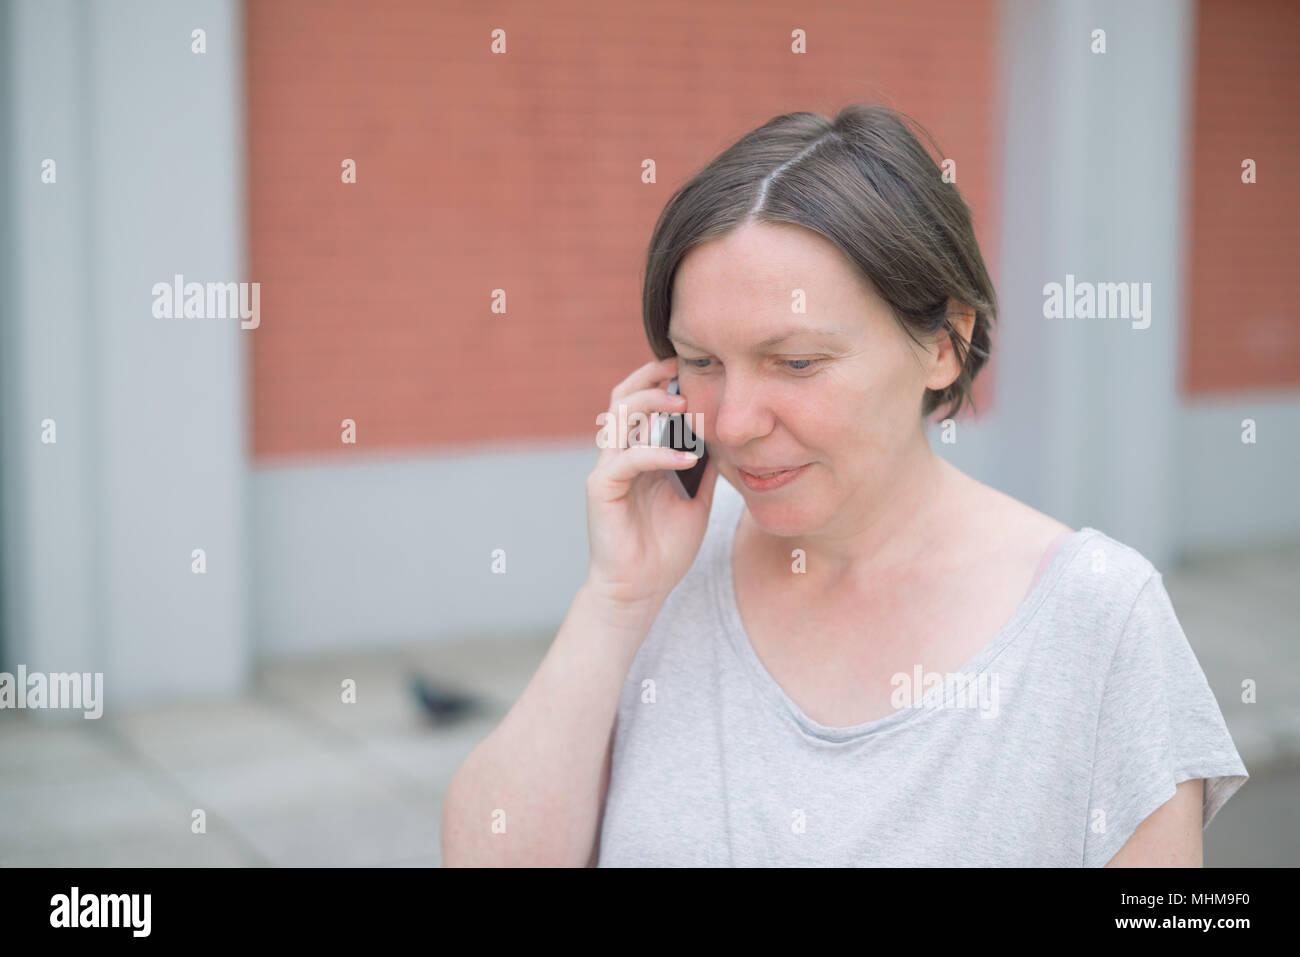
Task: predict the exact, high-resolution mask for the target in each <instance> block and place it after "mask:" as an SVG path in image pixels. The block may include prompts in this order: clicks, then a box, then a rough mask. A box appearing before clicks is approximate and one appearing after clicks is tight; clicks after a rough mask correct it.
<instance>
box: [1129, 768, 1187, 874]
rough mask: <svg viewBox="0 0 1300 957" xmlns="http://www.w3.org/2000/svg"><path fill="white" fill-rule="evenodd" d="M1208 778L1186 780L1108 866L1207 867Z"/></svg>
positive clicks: (1139, 827)
mask: <svg viewBox="0 0 1300 957" xmlns="http://www.w3.org/2000/svg"><path fill="white" fill-rule="evenodd" d="M1204 794H1205V779H1204V778H1195V779H1193V780H1190V781H1183V782H1182V783H1180V784H1179V785H1178V786H1177V787H1175V788H1174V796H1173V797H1171V798H1170V799H1169V800H1168V801H1166V802H1165V803H1164V804H1162V805H1160V807H1158V808H1156V810H1154V811H1152V812H1151V814H1150V816H1149V817H1147V819H1146V820H1144V821H1143V822H1142V823H1141V824H1139V825H1138V826H1137V830H1135V831H1134V832H1133V834H1132V836H1131V837H1130V838H1129V839H1128V840H1127V841H1125V842H1124V846H1123V847H1121V848H1120V849H1119V851H1118V853H1116V855H1115V856H1114V857H1112V858H1111V859H1110V863H1109V864H1107V865H1106V866H1107V867H1203V866H1204V864H1203V861H1202V857H1201V853H1202V847H1201V816H1202V811H1201V802H1202V800H1203V797H1204Z"/></svg>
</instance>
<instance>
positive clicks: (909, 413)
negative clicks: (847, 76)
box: [443, 106, 1247, 866]
mask: <svg viewBox="0 0 1300 957" xmlns="http://www.w3.org/2000/svg"><path fill="white" fill-rule="evenodd" d="M995 308H996V300H995V295H994V290H993V287H992V283H991V282H990V280H989V276H988V273H987V271H986V269H985V267H984V263H983V259H982V257H981V255H980V251H979V248H978V246H977V244H976V242H975V237H974V231H973V228H972V225H971V217H970V212H969V209H968V208H967V206H966V204H965V203H964V202H963V201H962V199H961V197H960V195H959V194H958V192H957V189H956V187H955V186H954V185H952V184H949V183H946V182H944V179H943V177H942V176H941V175H940V169H939V167H938V166H937V165H936V164H935V162H934V160H933V159H932V158H931V157H930V155H929V154H928V153H927V152H926V150H925V148H924V147H923V146H922V144H921V142H920V140H919V139H918V138H917V136H916V135H915V134H914V133H913V132H912V130H911V129H910V128H909V126H908V125H907V123H906V122H905V121H904V119H903V118H902V117H901V116H900V115H899V114H897V113H895V112H894V111H892V110H889V109H885V108H881V107H867V106H853V107H849V108H846V109H845V110H843V111H841V112H840V113H839V115H837V116H836V117H835V118H834V120H827V119H826V118H824V117H821V116H817V115H815V114H811V113H794V114H789V115H785V116H779V117H776V118H775V119H773V120H772V121H770V122H769V123H767V124H765V125H763V126H762V127H760V128H758V129H756V130H754V131H753V132H751V133H749V134H748V135H746V136H745V137H743V138H742V139H741V140H740V141H738V142H737V143H736V144H735V145H733V146H732V147H730V148H729V149H728V150H726V151H725V152H724V153H722V154H721V155H720V156H719V157H718V158H717V159H716V160H714V161H713V162H712V163H711V164H710V165H709V166H708V167H707V168H705V169H704V170H703V171H701V172H700V173H699V174H698V175H697V176H696V177H695V178H694V179H692V180H691V181H690V182H689V183H687V184H686V185H685V186H684V187H682V188H681V189H680V190H678V191H677V193H676V194H675V195H674V196H673V197H672V199H671V200H670V201H669V203H668V205H667V207H666V209H665V210H664V213H663V215H662V216H661V217H660V220H659V223H658V224H657V226H656V228H655V231H654V235H653V238H652V240H651V244H650V252H649V260H648V268H647V274H646V281H645V290H644V301H643V314H644V321H645V328H646V333H647V336H648V338H649V341H650V344H651V347H652V348H653V349H654V351H655V353H656V355H659V356H661V357H662V358H661V359H660V361H657V362H652V363H648V364H647V365H645V366H643V367H642V368H640V369H638V370H636V371H635V372H633V373H632V374H631V375H630V376H628V377H627V378H626V379H625V380H624V381H623V382H622V383H620V384H619V385H618V386H617V387H616V388H615V389H614V391H613V393H612V395H611V403H610V410H609V411H610V413H611V418H610V419H609V420H608V421H614V418H615V417H616V416H617V413H618V411H619V406H623V407H624V410H623V411H624V414H623V415H622V416H621V418H619V419H618V421H621V422H627V421H628V420H629V415H630V413H633V412H639V413H643V414H647V415H648V414H651V413H682V412H685V413H689V421H690V423H691V424H692V426H693V427H694V431H695V432H696V434H697V437H698V439H700V440H702V441H703V442H704V444H705V446H706V447H707V449H708V453H709V454H708V461H707V464H706V466H705V468H704V472H703V481H702V484H701V486H700V490H699V493H698V494H697V495H696V496H695V497H694V498H684V497H678V495H677V494H675V492H674V490H673V488H672V486H671V484H670V482H669V480H668V476H667V471H666V470H668V469H681V468H689V467H690V466H691V463H692V461H693V460H689V461H683V460H682V458H681V457H680V453H676V452H673V451H672V450H671V449H668V448H658V447H651V446H648V445H645V444H643V443H641V442H639V441H636V440H635V439H636V437H635V436H626V435H625V436H623V437H622V438H624V439H630V440H632V441H630V442H626V441H625V442H620V443H615V444H614V447H609V448H604V449H603V450H602V452H601V453H600V459H599V461H598V463H597V466H596V468H595V470H594V471H593V472H592V474H591V476H590V478H589V479H588V482H587V495H588V530H589V535H590V540H591V564H590V568H589V573H588V578H587V581H586V582H585V583H584V585H583V587H582V589H580V590H579V593H578V596H577V597H576V598H575V600H574V604H573V606H572V608H571V609H570V612H569V616H568V617H567V618H566V620H565V623H564V625H563V626H562V627H561V629H560V632H559V634H558V635H557V638H556V641H555V643H554V645H553V646H552V648H551V650H550V651H549V652H548V654H547V656H546V659H545V660H544V661H543V664H542V666H541V668H540V669H539V671H538V674H537V675H536V677H535V678H534V679H533V681H532V682H531V683H530V685H529V686H528V688H527V689H526V691H525V692H524V694H523V696H522V697H521V698H520V700H519V702H517V703H516V705H515V707H514V708H513V709H512V710H511V712H510V714H509V715H507V717H506V718H505V719H504V720H503V722H502V724H501V726H500V727H499V728H497V729H496V730H495V731H494V732H493V734H492V735H491V736H490V737H489V738H488V739H487V740H486V741H485V742H484V743H483V744H482V745H481V746H480V747H479V749H477V750H476V751H475V753H474V754H473V755H471V757H470V759H469V760H467V761H466V763H465V765H464V766H463V767H462V769H461V770H460V772H458V774H457V777H456V780H455V781H453V784H452V787H451V789H450V790H449V793H448V795H447V799H446V803H445V805H444V821H443V835H444V836H443V846H444V861H445V862H446V863H448V864H455V863H489V862H499V863H543V864H545V863H556V864H559V863H569V864H580V863H583V862H586V863H589V864H595V863H598V864H600V865H602V866H626V865H668V866H674V865H705V866H715V865H718V866H725V865H739V866H748V865H913V866H914V865H955V866H966V865H982V866H1003V865H1010V866H1020V865H1025V866H1102V865H1107V864H1109V865H1137V866H1153V865H1165V866H1167V865H1182V866H1200V864H1201V842H1200V837H1201V831H1202V829H1203V827H1204V826H1205V825H1208V823H1209V821H1210V819H1211V818H1212V817H1213V816H1214V815H1215V814H1216V813H1217V811H1218V809H1219V808H1220V807H1221V806H1222V805H1223V803H1224V802H1225V801H1226V800H1227V799H1228V798H1229V797H1230V796H1231V795H1232V794H1233V793H1235V791H1236V790H1237V789H1238V788H1239V787H1240V786H1241V784H1242V783H1244V781H1245V780H1246V777H1247V774H1246V769H1245V767H1244V766H1243V765H1242V763H1241V760H1240V757H1239V756H1238V754H1237V752H1236V750H1235V748H1234V747H1233V744H1232V740H1231V737H1230V736H1229V734H1228V732H1227V729H1226V727H1225V725H1224V722H1223V718H1222V715H1221V713H1220V711H1219V708H1218V705H1217V702H1216V701H1215V699H1214V696H1213V694H1212V692H1211V691H1210V689H1209V687H1208V685H1207V683H1206V681H1205V677H1204V674H1203V673H1202V671H1201V669H1200V667H1199V665H1198V663H1197V661H1196V659H1195V656H1194V655H1193V654H1192V651H1191V649H1190V647H1189V646H1188V643H1187V640H1186V638H1185V636H1184V635H1183V633H1182V630H1181V628H1180V627H1179V624H1178V621H1177V618H1176V616H1175V615H1174V612H1173V609H1172V607H1171V605H1170V602H1169V598H1168V595H1167V593H1166V591H1165V589H1164V585H1163V582H1162V579H1161V577H1160V574H1159V573H1158V572H1157V571H1156V570H1155V569H1154V568H1153V567H1152V565H1151V564H1150V562H1148V561H1147V560H1146V559H1145V558H1143V557H1142V556H1141V555H1140V554H1139V553H1137V552H1136V551H1134V550H1133V549H1131V548H1129V547H1127V546H1125V545H1123V544H1121V543H1120V542H1117V541H1115V540H1114V539H1111V538H1110V537H1109V536H1107V535H1105V534H1104V533H1102V532H1100V531H1098V530H1096V529H1093V528H1090V527H1084V528H1082V529H1080V530H1078V531H1075V530H1073V529H1070V528H1069V527H1067V526H1065V525H1063V524H1062V523H1060V522H1058V521H1056V520H1054V519H1052V518H1050V517H1048V516H1046V515H1043V514H1041V513H1039V512H1037V511H1035V510H1033V509H1031V508H1029V507H1028V506H1025V505H1023V504H1021V503H1020V502H1017V501H1015V500H1014V499H1011V498H1009V497H1008V496H1006V495H1004V494H1002V493H1000V492H998V491H996V490H994V489H992V488H989V487H987V486H985V485H982V484H981V483H979V482H976V481H975V480H973V479H971V478H969V477H968V476H966V475H964V474H963V473H961V472H960V471H958V470H957V469H956V468H954V467H952V466H951V465H949V464H947V463H946V462H945V461H944V460H943V459H942V458H940V457H939V456H937V455H936V454H934V452H933V451H932V450H931V448H930V445H929V442H928V440H927V438H926V435H925V432H924V424H925V420H926V419H927V418H928V417H929V416H930V415H931V414H932V413H933V412H934V411H936V410H938V409H940V408H941V407H944V406H947V407H948V408H947V411H946V415H947V416H949V417H954V416H955V415H956V414H957V412H958V411H960V409H961V408H962V405H963V404H964V403H965V402H967V401H970V390H971V384H972V382H973V380H974V378H975V376H976V374H977V373H978V372H979V370H980V368H981V367H982V366H983V364H984V362H985V361H986V359H987V357H988V354H989V344H990V338H989V325H990V323H991V321H992V319H993V316H994V313H995ZM673 378H676V379H677V380H678V386H679V390H680V393H681V394H680V396H677V395H672V394H670V392H669V391H668V389H667V386H668V384H669V382H670V381H671V380H672V379H673ZM632 421H635V417H632ZM719 476H721V477H722V479H723V480H724V481H723V482H717V479H718V477H719ZM512 808H513V811H512ZM498 825H499V826H498ZM512 827H513V828H514V830H513V831H512V830H511V828H512Z"/></svg>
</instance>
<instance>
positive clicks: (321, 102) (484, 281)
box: [245, 0, 1277, 462]
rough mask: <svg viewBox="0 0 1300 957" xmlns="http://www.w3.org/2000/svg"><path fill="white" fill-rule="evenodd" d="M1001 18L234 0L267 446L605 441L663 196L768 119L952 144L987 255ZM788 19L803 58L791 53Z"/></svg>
mask: <svg viewBox="0 0 1300 957" xmlns="http://www.w3.org/2000/svg"><path fill="white" fill-rule="evenodd" d="M994 11H995V7H994V4H993V3H992V2H991V0H987V2H974V3H971V2H963V0H951V2H931V3H901V4H900V3H896V2H855V3H851V4H846V3H842V2H838V0H821V2H808V3H799V4H790V3H787V2H772V3H764V2H749V0H745V2H739V0H738V2H735V3H729V4H728V3H721V4H699V3H695V2H691V0H670V2H658V3H653V4H638V5H633V4H625V5H620V4H603V3H597V2H583V3H576V2H556V3H552V2H548V3H546V4H537V3H522V2H520V3H496V4H488V5H480V4H475V3H447V2H442V3H436V4H435V3H426V2H423V0H409V2H399V0H383V2H377V0H371V2H367V3H365V4H357V3H334V4H322V3H319V2H316V0H310V2H308V0H275V2H267V3H249V4H246V8H245V31H246V43H247V46H246V50H247V63H246V69H247V83H248V89H247V100H248V102H247V110H248V124H249V127H248V203H249V207H248V219H247V222H248V242H249V268H250V278H251V279H252V280H253V281H257V282H261V283H262V299H261V314H262V324H261V327H260V328H258V329H257V330H256V331H254V332H251V333H249V336H250V339H251V342H252V347H251V348H252V362H251V369H252V381H251V385H250V388H251V392H252V410H253V429H252V432H253V454H254V456H255V458H256V459H258V460H260V461H263V462H265V461H267V460H270V459H278V458H281V457H284V456H297V455H301V454H313V455H315V454H329V453H334V454H344V455H347V454H352V453H353V452H354V450H355V449H363V450H364V449H385V450H398V449H410V450H417V449H430V448H436V447H445V446H455V445H459V444H462V443H466V442H472V441H477V440H491V441H494V442H509V441H512V440H516V439H536V438H541V439H548V438H567V439H581V438H583V437H589V438H592V439H593V441H594V436H595V432H596V422H595V417H596V414H597V413H598V412H599V411H601V410H602V409H603V408H604V407H605V404H606V401H607V399H608V395H609V391H610V389H611V388H612V387H613V386H614V385H615V384H616V383H617V382H618V381H619V380H620V379H622V378H623V377H624V376H625V375H626V374H627V373H628V372H630V371H631V369H632V368H634V367H635V366H637V365H639V364H641V363H643V362H646V361H648V360H649V359H651V358H652V356H651V353H650V351H649V347H648V346H647V344H646V342H645V337H644V333H643V332H642V329H641V317H640V279H641V275H642V271H643V269H644V255H645V248H646V243H647V242H648V240H649V237H650V231H651V228H652V226H653V224H654V221H655V218H656V217H657V215H658V213H659V211H660V209H661V208H662V206H663V203H664V202H665V200H666V199H667V198H668V196H669V195H670V193H671V192H672V190H673V189H674V188H675V187H676V186H677V185H678V184H679V183H681V182H682V181H683V180H684V179H685V178H686V177H687V176H688V175H689V174H690V173H691V172H693V171H694V170H695V169H696V168H697V167H698V166H699V165H701V164H702V163H704V162H705V161H707V160H708V159H709V158H711V157H712V156H713V155H715V154H716V153H717V152H718V151H719V150H721V149H722V148H723V147H725V146H726V145H728V144H729V143H730V142H732V141H733V140H734V139H735V138H736V137H738V136H739V135H741V134H742V133H744V132H745V131H747V130H749V129H751V128H753V127H754V126H757V125H758V124H760V123H762V122H765V121H766V120H768V119H769V118H771V117H772V116H774V115H776V114H778V113H783V112H788V111H792V110H801V109H804V110H814V111H817V112H820V113H824V114H827V113H830V112H831V111H833V110H834V109H835V108H837V107H838V106H840V105H843V104H844V103H846V102H849V101H852V100H857V99H875V100H879V101H883V102H886V103H889V104H891V105H893V106H896V107H898V108H900V109H902V110H904V111H906V112H909V113H911V114H912V115H913V116H915V117H916V118H917V119H918V120H920V121H921V122H922V123H923V124H925V125H926V126H927V127H929V128H930V130H931V131H932V132H933V133H934V134H935V136H936V137H937V138H938V140H939V143H940V145H941V146H942V147H943V149H944V152H945V154H946V155H947V156H950V157H952V158H954V159H956V160H957V182H958V186H959V187H960V188H961V189H962V191H963V193H964V195H965V196H966V198H967V201H968V202H970V204H971V205H972V207H973V208H974V210H975V213H976V220H977V223H978V226H979V238H980V241H981V243H982V245H983V248H984V250H985V255H986V257H987V260H988V262H989V266H990V269H992V270H996V256H995V255H994V253H995V245H996V239H997V234H996V229H997V225H998V224H997V223H996V222H995V221H994V219H993V213H994V212H995V207H996V195H995V193H994V191H993V187H994V182H995V179H996V177H995V175H994V173H995V164H996V163H997V161H998V158H997V157H996V156H994V155H993V149H994V145H995V144H996V142H997V135H998V134H997V131H996V129H995V123H996V122H997V121H998V118H997V117H996V116H994V115H993V113H992V110H993V98H994V90H993V83H994V63H995V58H996V56H997V50H996V44H995V39H996V38H995V24H996V18H995V16H994ZM495 28H501V29H504V30H505V31H506V34H507V44H508V46H507V53H506V54H505V55H493V54H491V53H490V52H489V41H490V34H491V31H492V30H493V29H495ZM796 28H800V29H803V30H805V31H806V32H807V36H808V51H809V52H808V53H807V54H804V55H795V54H792V53H791V52H790V43H791V38H790V34H791V31H792V30H794V29H796ZM646 157H650V158H653V159H654V160H655V161H656V163H657V166H658V182H657V183H655V184H650V185H646V184H642V183H641V182H640V170H641V161H642V159H643V158H646ZM344 158H351V159H354V160H355V161H356V163H357V183H356V184H355V185H344V184H342V183H341V182H340V178H339V176H340V172H341V167H340V164H341V162H342V161H343V159H344ZM1270 173H1271V174H1273V175H1276V173H1277V171H1276V170H1270ZM496 288H503V289H505V290H506V293H507V297H508V299H507V310H508V312H507V315H505V316H500V315H494V314H493V313H492V312H491V311H490V300H489V296H490V292H491V290H493V289H496ZM995 357H996V349H995ZM995 366H996V358H995V360H994V363H993V366H991V367H990V368H988V369H986V370H985V371H984V373H982V374H981V381H980V382H979V383H977V385H978V386H979V387H980V390H981V391H980V392H978V393H977V397H978V399H979V401H980V408H981V410H982V411H983V410H985V409H987V408H988V407H989V405H990V394H989V380H991V379H992V375H993V371H994V367H995ZM345 418H351V419H354V420H355V421H356V423H357V439H358V442H357V446H356V447H355V449H354V447H353V446H350V445H343V444H341V442H340V438H339V436H340V426H339V423H340V421H341V420H342V419H345Z"/></svg>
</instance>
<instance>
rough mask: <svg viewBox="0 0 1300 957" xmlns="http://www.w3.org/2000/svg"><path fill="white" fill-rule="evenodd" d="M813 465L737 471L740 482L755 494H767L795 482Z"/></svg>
mask: <svg viewBox="0 0 1300 957" xmlns="http://www.w3.org/2000/svg"><path fill="white" fill-rule="evenodd" d="M811 464H812V463H811V462H809V463H808V464H806V465H795V466H791V467H790V468H777V469H773V468H770V467H764V468H757V469H755V470H754V471H752V472H751V471H750V470H749V469H745V468H741V467H740V466H736V470H737V471H738V472H739V473H740V480H741V481H742V482H744V483H745V485H746V487H748V488H749V489H751V490H752V491H755V492H767V491H771V490H772V489H777V488H780V487H781V486H783V485H786V484H788V483H790V482H793V481H794V480H795V479H796V478H798V477H799V476H800V475H802V474H803V473H804V472H805V471H807V469H808V467H809V466H810V465H811Z"/></svg>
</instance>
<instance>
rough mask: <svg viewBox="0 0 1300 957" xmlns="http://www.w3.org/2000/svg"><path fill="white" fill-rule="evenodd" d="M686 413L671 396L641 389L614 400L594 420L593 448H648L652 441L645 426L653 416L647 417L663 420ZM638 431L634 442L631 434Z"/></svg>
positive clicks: (679, 400) (682, 400) (678, 398)
mask: <svg viewBox="0 0 1300 957" xmlns="http://www.w3.org/2000/svg"><path fill="white" fill-rule="evenodd" d="M685 411H686V399H685V398H684V397H683V396H680V395H673V394H671V393H669V392H667V391H666V390H664V389H642V390H641V391H640V392H633V393H631V394H630V395H626V396H623V397H621V398H620V399H618V401H617V402H616V404H615V405H614V406H613V407H612V408H610V409H609V410H607V411H606V413H605V415H604V417H602V418H601V419H599V420H598V422H597V424H599V425H600V426H601V430H600V433H599V435H598V436H597V444H599V445H600V447H601V448H602V449H625V448H627V447H628V446H629V445H648V444H650V442H651V441H652V437H651V434H650V428H649V426H650V425H651V424H652V421H653V416H652V415H650V414H649V413H655V412H658V413H661V414H662V415H663V416H668V415H672V414H674V413H681V412H685ZM634 431H639V432H640V435H639V436H638V437H637V438H638V439H639V441H636V442H634V441H633V440H632V439H633V437H632V435H631V433H632V432H634Z"/></svg>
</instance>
